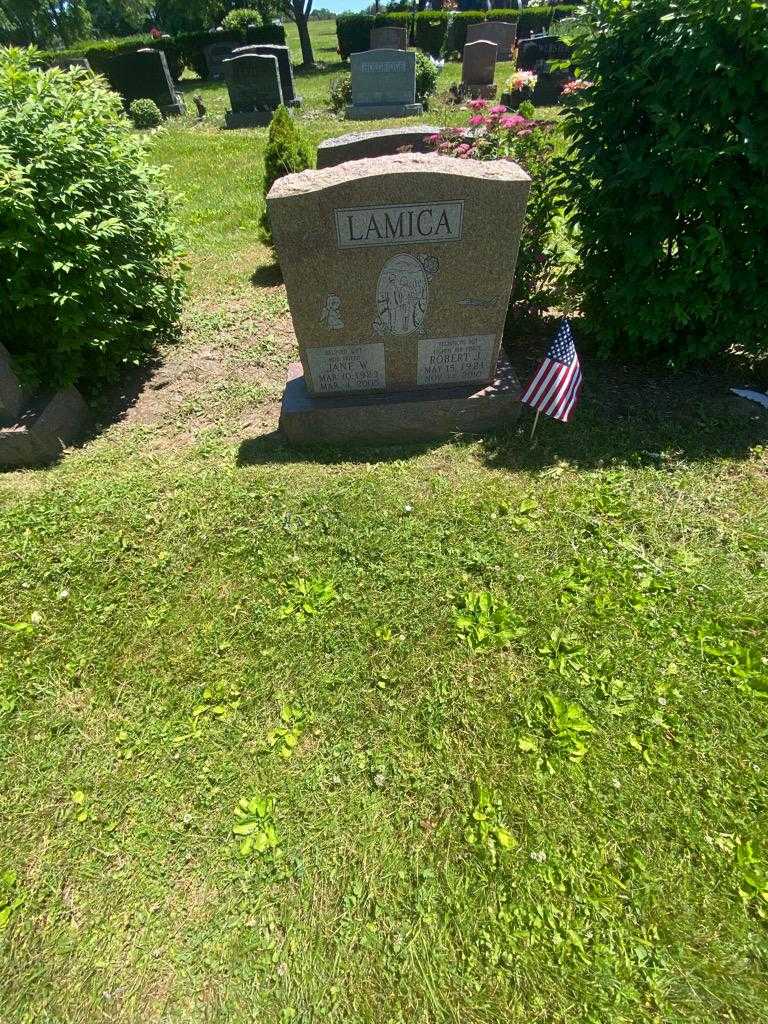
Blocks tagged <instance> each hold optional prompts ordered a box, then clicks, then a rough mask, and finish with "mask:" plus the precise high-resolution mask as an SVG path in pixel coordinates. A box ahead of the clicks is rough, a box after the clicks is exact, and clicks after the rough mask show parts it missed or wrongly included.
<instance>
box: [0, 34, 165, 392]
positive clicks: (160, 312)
mask: <svg viewBox="0 0 768 1024" xmlns="http://www.w3.org/2000/svg"><path fill="white" fill-rule="evenodd" d="M33 59H34V51H29V50H19V49H8V50H0V196H2V219H1V220H0V340H2V342H3V343H4V344H5V345H6V347H7V348H8V349H9V351H10V352H11V355H12V356H13V357H14V360H15V361H16V363H17V364H18V365H19V367H20V368H21V370H22V372H23V373H24V375H25V376H26V377H27V379H28V380H29V382H30V383H31V384H42V385H44V386H51V387H53V386H57V385H61V384H66V383H69V382H72V381H85V382H94V381H101V380H103V379H105V378H108V377H113V376H115V375H116V374H117V373H118V371H119V370H120V369H121V367H123V366H124V365H125V364H126V363H135V362H138V361H139V360H140V359H141V358H142V357H143V356H144V355H145V354H146V353H148V352H149V351H150V350H151V349H152V348H153V345H154V343H155V340H156V338H157V336H158V334H161V333H164V332H167V331H169V330H170V329H171V328H172V327H173V325H174V324H175V322H176V320H177V318H178V315H179V311H180V304H181V295H182V283H181V276H180V269H179V249H178V246H177V240H176V235H175V231H174V228H173V226H172V223H171V208H170V201H169V197H168V194H167V192H166V191H165V189H164V187H163V185H162V181H161V172H160V171H159V170H158V169H157V168H155V167H153V166H151V165H150V164H149V162H148V161H147V160H146V158H145V156H144V152H143V150H142V148H141V144H140V142H139V141H138V140H137V139H136V137H135V135H134V133H133V132H132V130H131V125H130V122H129V121H128V120H127V118H125V117H124V116H123V114H122V106H121V101H120V98H119V97H118V96H117V95H116V94H115V93H113V92H111V91H109V90H108V89H106V88H105V86H104V84H103V82H102V81H101V80H100V79H98V78H96V77H94V76H93V75H91V74H89V73H88V72H86V71H83V70H81V69H74V70H72V71H68V72H66V73H65V72H61V71H59V70H56V69H54V70H52V71H43V70H40V69H36V68H33V67H32V66H31V61H32V60H33Z"/></svg>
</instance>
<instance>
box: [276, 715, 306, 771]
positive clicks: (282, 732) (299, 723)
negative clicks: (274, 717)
mask: <svg viewBox="0 0 768 1024" xmlns="http://www.w3.org/2000/svg"><path fill="white" fill-rule="evenodd" d="M280 721H281V723H282V724H281V725H278V726H275V728H274V729H270V730H269V732H268V733H267V744H268V745H269V747H270V748H271V749H272V750H277V752H278V753H279V754H280V757H282V758H283V759H284V760H286V761H287V760H288V759H289V758H290V757H292V756H293V752H294V751H295V749H296V746H297V744H298V742H299V740H300V739H301V736H302V734H303V732H304V729H305V728H306V716H305V714H304V712H303V711H302V709H301V708H300V707H298V705H296V704H283V705H282V707H281V708H280Z"/></svg>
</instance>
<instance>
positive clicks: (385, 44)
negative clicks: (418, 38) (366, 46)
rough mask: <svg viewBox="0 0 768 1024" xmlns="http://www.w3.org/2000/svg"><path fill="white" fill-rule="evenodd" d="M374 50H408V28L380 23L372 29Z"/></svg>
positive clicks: (372, 46) (372, 47)
mask: <svg viewBox="0 0 768 1024" xmlns="http://www.w3.org/2000/svg"><path fill="white" fill-rule="evenodd" d="M371 49H372V50H407V49H408V29H407V28H398V26H396V25H380V26H379V27H378V28H372V29H371Z"/></svg>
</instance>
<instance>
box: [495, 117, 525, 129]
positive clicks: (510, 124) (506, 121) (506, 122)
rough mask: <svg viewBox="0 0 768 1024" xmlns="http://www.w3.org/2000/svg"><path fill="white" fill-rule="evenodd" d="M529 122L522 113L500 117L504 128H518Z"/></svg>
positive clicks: (500, 122)
mask: <svg viewBox="0 0 768 1024" xmlns="http://www.w3.org/2000/svg"><path fill="white" fill-rule="evenodd" d="M527 123H528V122H527V121H526V119H525V118H524V117H523V116H522V115H520V114H509V115H508V116H507V117H502V118H499V124H500V125H501V127H502V128H518V127H520V126H521V125H524V124H527Z"/></svg>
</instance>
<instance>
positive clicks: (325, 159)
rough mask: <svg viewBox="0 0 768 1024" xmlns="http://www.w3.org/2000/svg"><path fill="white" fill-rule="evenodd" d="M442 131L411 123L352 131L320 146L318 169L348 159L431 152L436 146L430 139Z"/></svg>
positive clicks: (333, 165) (328, 140)
mask: <svg viewBox="0 0 768 1024" xmlns="http://www.w3.org/2000/svg"><path fill="white" fill-rule="evenodd" d="M439 131H440V129H439V128H434V127H433V126H432V125H428V124H414V125H410V124H409V125H402V126H400V127H398V128H379V129H377V130H375V131H369V132H349V133H348V134H346V135H339V136H338V137H337V138H335V139H326V140H325V141H324V142H321V143H320V145H319V146H318V147H317V166H318V168H322V167H335V166H336V164H343V163H346V161H347V160H362V159H364V158H365V157H376V156H392V155H393V154H395V153H401V152H403V150H408V151H409V152H412V153H431V152H433V150H434V147H433V146H431V145H430V144H429V143H428V142H427V139H428V138H429V137H430V136H431V135H435V134H437V133H438V132H439Z"/></svg>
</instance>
